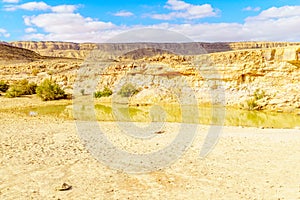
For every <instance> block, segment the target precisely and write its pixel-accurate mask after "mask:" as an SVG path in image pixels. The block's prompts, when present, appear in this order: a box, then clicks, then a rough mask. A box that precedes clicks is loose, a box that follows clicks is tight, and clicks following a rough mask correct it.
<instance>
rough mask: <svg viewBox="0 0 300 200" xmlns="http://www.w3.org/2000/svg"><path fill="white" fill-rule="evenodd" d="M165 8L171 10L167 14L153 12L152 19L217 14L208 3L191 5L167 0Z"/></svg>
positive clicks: (191, 17)
mask: <svg viewBox="0 0 300 200" xmlns="http://www.w3.org/2000/svg"><path fill="white" fill-rule="evenodd" d="M165 8H167V9H169V10H172V11H173V12H170V13H168V14H153V15H151V17H152V18H153V19H160V20H172V19H176V18H183V19H200V18H205V17H213V16H216V15H217V11H216V10H215V9H213V8H212V6H211V5H210V4H203V5H193V4H189V3H186V2H184V1H180V0H168V1H167V3H166V5H165Z"/></svg>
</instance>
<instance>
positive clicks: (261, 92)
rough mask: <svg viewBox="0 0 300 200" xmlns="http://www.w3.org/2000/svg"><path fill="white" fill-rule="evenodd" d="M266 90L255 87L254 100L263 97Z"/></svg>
mask: <svg viewBox="0 0 300 200" xmlns="http://www.w3.org/2000/svg"><path fill="white" fill-rule="evenodd" d="M265 94H266V92H265V91H264V90H260V89H256V90H255V92H254V94H253V96H254V99H255V100H260V99H262V98H264V97H265Z"/></svg>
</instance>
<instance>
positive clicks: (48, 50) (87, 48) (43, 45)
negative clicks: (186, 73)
mask: <svg viewBox="0 0 300 200" xmlns="http://www.w3.org/2000/svg"><path fill="white" fill-rule="evenodd" d="M10 45H12V46H15V47H20V48H25V49H29V50H32V51H35V52H37V53H39V54H41V55H43V56H54V57H68V58H77V59H84V58H86V57H87V56H88V55H89V54H90V52H91V51H93V50H95V49H97V50H103V51H109V52H113V51H122V52H123V53H126V52H128V51H130V50H132V49H141V48H145V47H153V48H159V49H167V50H170V49H174V50H175V51H176V50H178V49H183V50H186V49H188V51H182V54H190V53H196V54H203V53H214V52H224V51H230V50H242V49H257V48H279V47H288V46H295V45H300V43H287V42H233V43H229V42H218V43H204V42H194V43H157V44H155V43H154V44H149V43H129V44H119V43H110V44H109V43H107V44H96V43H70V42H51V41H49V42H31V41H28V42H26V41H22V42H11V43H10ZM176 52H177V51H176Z"/></svg>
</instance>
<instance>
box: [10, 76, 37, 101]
mask: <svg viewBox="0 0 300 200" xmlns="http://www.w3.org/2000/svg"><path fill="white" fill-rule="evenodd" d="M36 87H37V85H36V84H35V83H29V81H28V80H26V79H23V80H20V81H17V82H16V83H15V84H13V85H12V86H10V88H9V89H8V90H7V91H6V96H7V97H9V98H14V97H20V96H23V95H32V94H35V93H36V92H35V89H36Z"/></svg>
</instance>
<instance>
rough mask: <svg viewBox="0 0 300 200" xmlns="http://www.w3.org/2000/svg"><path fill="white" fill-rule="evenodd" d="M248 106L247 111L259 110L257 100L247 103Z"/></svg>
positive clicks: (251, 99)
mask: <svg viewBox="0 0 300 200" xmlns="http://www.w3.org/2000/svg"><path fill="white" fill-rule="evenodd" d="M246 104H247V109H248V110H257V106H258V105H257V103H256V100H255V99H254V98H250V99H248V100H247V101H246Z"/></svg>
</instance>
